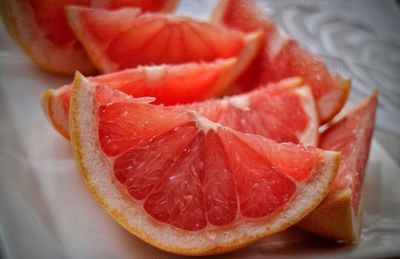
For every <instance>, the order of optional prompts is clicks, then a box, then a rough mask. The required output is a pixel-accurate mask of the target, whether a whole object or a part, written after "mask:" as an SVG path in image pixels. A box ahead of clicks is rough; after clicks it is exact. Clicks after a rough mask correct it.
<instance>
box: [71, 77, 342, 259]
mask: <svg viewBox="0 0 400 259" xmlns="http://www.w3.org/2000/svg"><path fill="white" fill-rule="evenodd" d="M70 129H71V145H72V149H73V153H74V157H75V159H76V162H77V164H78V167H79V170H80V172H81V174H82V177H83V179H84V181H85V183H86V184H87V186H88V188H89V189H90V191H91V192H92V193H93V195H94V196H95V197H96V198H97V200H98V201H99V202H100V204H101V205H102V206H103V207H104V209H105V210H106V211H107V212H108V213H109V214H110V215H111V216H112V217H113V218H114V219H115V220H116V221H117V222H119V223H120V224H121V225H122V226H123V227H124V228H126V229H127V230H128V231H130V232H131V233H133V234H135V235H136V236H138V237H139V238H141V239H143V240H144V241H146V242H148V243H149V244H151V245H153V246H156V247H158V248H160V249H163V250H165V251H169V252H172V253H177V254H185V255H206V254H215V253H222V252H227V251H232V250H235V249H238V248H241V247H243V246H245V245H246V244H249V243H250V242H252V241H255V240H257V239H260V238H262V237H265V236H268V235H270V234H272V233H276V232H278V231H282V230H284V229H286V228H287V227H289V226H291V225H293V224H295V223H296V222H297V221H299V220H300V219H301V218H303V217H304V216H305V215H306V214H307V213H309V212H310V211H311V210H312V209H313V208H314V207H315V206H317V205H318V204H319V202H320V201H321V200H322V199H323V198H324V196H325V195H326V193H327V191H328V190H329V187H330V185H331V183H332V181H333V179H334V178H335V175H336V171H337V167H338V162H339V154H338V153H337V152H332V151H322V150H320V149H317V148H313V147H302V146H299V145H295V144H289V143H285V144H278V143H276V142H274V141H272V140H268V139H266V138H264V137H262V136H259V135H253V134H245V133H241V132H238V131H234V130H232V129H230V128H227V127H224V126H222V125H221V124H217V123H213V122H211V121H209V120H208V119H206V118H205V117H203V116H201V115H200V114H198V113H196V112H194V111H191V110H188V109H186V108H185V107H182V106H178V107H174V106H159V105H152V104H149V99H148V98H141V99H140V98H139V99H135V98H133V97H131V96H128V95H125V94H123V93H122V92H119V91H118V90H115V89H112V88H110V87H107V86H97V87H95V86H93V85H91V81H90V80H87V79H85V78H83V76H81V75H80V74H77V76H76V78H75V81H74V88H73V93H72V97H71V107H70Z"/></svg>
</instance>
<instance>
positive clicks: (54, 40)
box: [0, 0, 178, 75]
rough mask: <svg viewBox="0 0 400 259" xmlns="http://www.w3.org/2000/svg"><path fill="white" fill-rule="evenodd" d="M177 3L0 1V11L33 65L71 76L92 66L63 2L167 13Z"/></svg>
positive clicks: (156, 0) (153, 0) (166, 0)
mask: <svg viewBox="0 0 400 259" xmlns="http://www.w3.org/2000/svg"><path fill="white" fill-rule="evenodd" d="M177 4H178V1H177V0H162V1H160V0H145V1H144V0H143V1H142V0H139V1H138V0H122V1H121V0H106V1H88V0H63V1H52V0H2V1H0V12H1V15H2V17H3V21H4V23H5V25H6V27H7V29H8V31H9V32H10V34H11V36H12V37H13V38H14V39H15V40H16V41H17V42H18V43H19V45H20V46H21V47H22V49H23V50H24V51H25V52H26V54H28V56H29V57H30V58H31V59H32V60H33V61H34V62H35V63H36V64H37V65H39V66H40V67H41V68H42V69H44V70H47V71H50V72H53V73H58V74H70V75H72V74H73V73H75V71H76V70H79V71H82V72H83V73H86V74H88V73H93V72H94V71H95V68H94V67H93V65H92V64H91V63H90V61H89V59H88V57H87V55H86V53H85V51H84V50H83V48H82V46H81V45H80V43H79V42H78V40H77V38H76V37H75V35H74V34H73V32H72V30H71V29H70V27H69V26H68V24H67V20H66V17H65V13H64V8H65V7H66V6H67V5H81V6H96V7H100V8H105V9H116V8H121V7H127V6H130V7H138V8H140V9H142V10H144V11H166V12H167V11H173V10H174V9H175V7H176V5H177ZM137 12H140V11H139V10H137Z"/></svg>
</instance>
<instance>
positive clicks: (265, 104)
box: [41, 60, 319, 146]
mask: <svg viewBox="0 0 400 259" xmlns="http://www.w3.org/2000/svg"><path fill="white" fill-rule="evenodd" d="M218 65H219V66H218ZM230 65H232V63H231V62H229V60H228V61H219V62H215V63H211V64H203V65H199V64H191V65H170V66H163V67H164V69H165V71H168V72H164V73H158V74H157V75H158V77H157V79H156V80H155V79H154V77H152V76H151V75H152V73H154V71H159V70H158V69H157V68H158V67H141V68H139V69H131V70H126V71H122V72H117V73H114V74H108V75H102V76H98V77H94V78H89V80H91V81H92V82H93V83H94V84H96V85H108V86H110V87H112V88H115V89H119V90H120V91H122V92H124V93H127V94H129V95H132V96H136V97H140V96H153V97H156V100H155V103H164V104H176V103H186V101H187V102H191V101H193V100H196V99H197V100H201V99H202V97H204V96H207V95H205V94H202V93H198V92H199V91H200V92H202V91H204V90H207V91H209V89H212V88H214V87H212V86H213V85H215V84H217V86H218V85H219V84H220V81H221V79H223V72H225V73H226V71H227V70H228V69H229V66H230ZM145 71H147V72H145ZM174 72H175V73H174ZM207 73H208V74H209V76H207ZM215 73H221V74H222V75H221V77H222V78H219V77H217V76H215ZM161 74H163V75H164V76H160V75H161ZM198 75H201V78H198V79H197V77H198ZM207 78H209V79H208V80H207ZM178 79H179V80H180V81H177V80H178ZM193 79H195V80H193ZM210 79H211V82H210ZM188 80H190V81H191V82H190V83H187V81H188ZM181 84H185V85H190V88H189V89H188V88H187V87H184V86H181ZM218 88H219V86H218ZM197 89H199V90H197ZM189 93H190V94H192V95H193V98H192V96H191V95H189ZM70 94H71V85H66V86H63V87H60V88H58V89H56V90H48V91H46V92H44V93H43V94H42V99H41V102H42V107H43V111H44V113H45V114H46V117H47V118H48V120H49V121H50V122H51V124H52V125H53V127H54V128H55V129H56V130H57V131H58V132H59V133H61V134H62V135H63V136H65V137H66V138H69V129H68V111H69V102H70ZM199 97H200V98H199ZM186 107H187V108H188V109H192V110H195V111H196V112H199V113H200V114H201V115H203V116H205V117H206V118H208V119H209V120H212V121H214V122H217V123H221V124H223V125H225V126H227V127H230V128H233V129H235V130H238V131H242V132H246V133H253V134H258V135H262V136H264V137H267V138H270V139H273V140H275V141H277V142H292V143H295V144H298V143H302V144H304V145H311V146H316V145H317V143H318V136H319V133H318V116H317V112H316V108H315V103H314V99H313V97H312V94H311V91H310V89H309V87H307V86H302V81H301V79H300V78H290V79H285V80H281V81H280V82H278V83H276V84H270V85H268V86H266V87H263V88H259V89H257V90H254V91H252V92H249V93H246V94H243V95H237V96H233V97H225V98H224V99H214V100H208V101H205V102H196V103H192V104H187V105H186Z"/></svg>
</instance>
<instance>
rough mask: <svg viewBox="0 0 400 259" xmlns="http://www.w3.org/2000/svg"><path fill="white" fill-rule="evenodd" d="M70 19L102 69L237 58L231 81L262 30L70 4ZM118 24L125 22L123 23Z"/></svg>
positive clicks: (255, 50) (247, 59)
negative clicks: (116, 11) (243, 31)
mask: <svg viewBox="0 0 400 259" xmlns="http://www.w3.org/2000/svg"><path fill="white" fill-rule="evenodd" d="M67 17H68V21H69V23H70V25H71V27H72V29H73V30H74V32H75V34H76V36H77V37H78V38H79V40H80V41H81V43H82V44H83V46H84V47H85V49H86V51H87V53H88V55H89V57H90V59H91V61H92V62H93V64H94V65H95V66H96V67H97V68H98V69H99V70H100V71H102V72H103V73H109V72H114V71H118V70H123V69H126V68H134V67H137V66H139V65H160V64H182V63H187V62H201V61H204V62H211V61H213V60H215V59H217V58H230V57H237V59H238V62H237V63H236V65H235V67H234V69H233V70H232V71H231V75H230V82H233V81H235V80H236V79H237V78H238V77H239V76H240V75H241V74H242V73H243V71H244V70H246V69H247V67H248V66H249V65H250V63H251V62H252V61H253V59H254V58H255V56H256V54H257V53H258V50H259V49H260V46H261V38H262V32H261V31H258V32H252V33H249V34H243V33H241V32H238V31H233V30H229V29H227V28H223V27H220V26H217V25H214V24H210V23H207V22H200V21H195V20H193V19H190V18H188V17H177V16H171V15H168V14H150V13H147V14H142V15H139V16H136V11H135V10H131V11H130V10H129V9H125V11H124V13H123V14H122V13H119V14H117V15H116V13H115V11H102V10H97V9H92V8H83V7H74V6H71V7H68V8H67ZM120 24H123V26H121V25H120Z"/></svg>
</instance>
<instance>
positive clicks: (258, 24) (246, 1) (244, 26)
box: [213, 0, 350, 124]
mask: <svg viewBox="0 0 400 259" xmlns="http://www.w3.org/2000/svg"><path fill="white" fill-rule="evenodd" d="M213 19H214V21H215V22H216V23H221V24H224V25H226V26H227V27H229V28H234V29H238V30H241V31H244V32H249V31H254V30H257V29H263V30H264V32H265V38H264V44H263V50H261V51H260V54H259V55H258V56H257V58H256V59H255V60H254V62H253V63H252V65H251V66H250V67H249V69H248V70H247V71H246V72H245V73H244V74H243V75H242V76H241V77H240V78H239V80H238V82H237V84H238V86H239V89H236V91H247V90H249V89H252V88H254V87H258V86H260V85H261V86H262V85H265V84H266V83H267V82H274V81H278V80H280V79H283V78H286V77H292V76H300V77H302V78H303V79H304V82H305V83H306V84H307V85H309V86H310V87H311V89H312V92H313V95H314V97H315V99H316V103H317V108H318V114H319V117H320V122H321V124H323V123H325V122H327V121H329V120H330V119H331V118H332V117H333V116H334V115H335V114H337V113H338V112H339V111H340V110H341V108H342V107H343V106H344V104H345V101H346V99H347V96H348V92H349V89H350V81H349V80H343V79H341V78H340V77H338V76H337V77H333V76H331V74H330V73H329V71H328V69H327V67H326V65H325V63H324V62H323V61H322V60H321V59H320V58H319V57H317V56H316V55H314V54H312V53H311V52H309V51H308V50H306V49H304V48H302V47H301V46H300V45H299V44H298V43H297V42H296V41H295V40H294V39H291V38H289V37H288V35H286V34H285V33H284V32H283V30H282V29H281V28H279V27H278V26H277V25H276V24H275V23H274V22H272V21H271V20H270V19H269V18H268V17H266V16H265V15H264V14H263V13H262V12H261V11H260V10H258V9H257V7H256V5H255V4H254V3H253V2H252V1H251V0H223V1H220V2H219V3H218V6H217V8H216V9H215V11H214V15H213Z"/></svg>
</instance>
